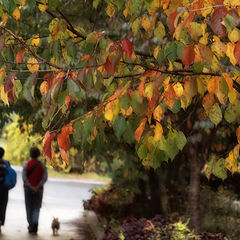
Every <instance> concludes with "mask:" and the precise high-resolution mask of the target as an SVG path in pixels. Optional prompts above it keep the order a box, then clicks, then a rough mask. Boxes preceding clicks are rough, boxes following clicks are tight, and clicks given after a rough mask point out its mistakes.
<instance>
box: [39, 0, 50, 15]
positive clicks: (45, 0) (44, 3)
mask: <svg viewBox="0 0 240 240" xmlns="http://www.w3.org/2000/svg"><path fill="white" fill-rule="evenodd" d="M38 8H39V10H40V11H41V12H45V11H46V9H47V8H48V0H42V1H41V3H39V4H38Z"/></svg>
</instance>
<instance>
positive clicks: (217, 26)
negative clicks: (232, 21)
mask: <svg viewBox="0 0 240 240" xmlns="http://www.w3.org/2000/svg"><path fill="white" fill-rule="evenodd" d="M226 15H227V9H226V8H225V7H221V8H218V9H216V10H215V11H214V13H213V15H212V19H211V28H212V30H213V32H214V33H215V34H217V35H219V36H220V37H225V36H226V34H227V30H226V27H225V26H224V25H223V24H222V21H223V18H224V17H225V16H226Z"/></svg>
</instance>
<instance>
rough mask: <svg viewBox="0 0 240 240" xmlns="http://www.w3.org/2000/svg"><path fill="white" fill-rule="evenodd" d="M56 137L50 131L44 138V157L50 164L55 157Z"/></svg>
mask: <svg viewBox="0 0 240 240" xmlns="http://www.w3.org/2000/svg"><path fill="white" fill-rule="evenodd" d="M55 135H56V134H55V133H50V131H47V132H46V133H45V135H44V137H43V156H45V157H46V160H47V161H48V162H49V163H50V164H51V160H52V158H53V156H54V149H53V139H54V137H55Z"/></svg>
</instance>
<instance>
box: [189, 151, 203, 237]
mask: <svg viewBox="0 0 240 240" xmlns="http://www.w3.org/2000/svg"><path fill="white" fill-rule="evenodd" d="M196 149H197V148H195V149H194V148H193V147H190V156H191V160H190V170H191V172H190V186H189V209H188V210H189V217H190V227H191V228H192V229H193V230H194V232H195V233H199V232H200V228H201V226H200V224H201V222H200V208H199V204H200V161H199V160H198V158H197V152H196Z"/></svg>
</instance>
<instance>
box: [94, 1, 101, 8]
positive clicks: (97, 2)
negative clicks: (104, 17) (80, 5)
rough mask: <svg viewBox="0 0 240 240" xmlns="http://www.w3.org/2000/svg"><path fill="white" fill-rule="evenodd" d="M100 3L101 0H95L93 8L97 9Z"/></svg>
mask: <svg viewBox="0 0 240 240" xmlns="http://www.w3.org/2000/svg"><path fill="white" fill-rule="evenodd" d="M100 2H101V0H94V1H93V7H94V8H97V7H98V5H99V3H100Z"/></svg>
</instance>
